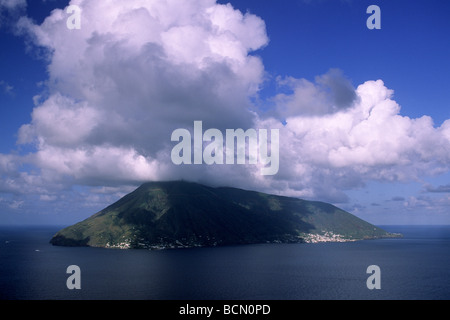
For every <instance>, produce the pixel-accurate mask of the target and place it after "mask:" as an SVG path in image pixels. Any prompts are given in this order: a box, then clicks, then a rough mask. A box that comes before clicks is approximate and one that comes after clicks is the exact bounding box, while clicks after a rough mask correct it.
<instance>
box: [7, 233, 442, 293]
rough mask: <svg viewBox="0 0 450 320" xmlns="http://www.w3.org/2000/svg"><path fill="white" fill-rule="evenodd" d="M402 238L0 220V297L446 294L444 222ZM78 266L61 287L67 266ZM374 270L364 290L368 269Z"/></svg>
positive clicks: (406, 234) (65, 276)
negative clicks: (151, 245) (259, 241)
mask: <svg viewBox="0 0 450 320" xmlns="http://www.w3.org/2000/svg"><path fill="white" fill-rule="evenodd" d="M384 228H385V229H386V230H388V231H392V232H401V233H403V234H404V236H405V237H404V238H402V239H384V240H370V241H360V242H351V243H326V244H264V245H248V246H233V247H221V248H195V249H180V250H163V251H147V250H109V249H98V248H66V247H54V246H52V245H50V244H48V241H49V240H50V238H51V236H52V235H53V234H54V233H55V232H56V231H57V230H59V228H58V227H45V228H44V227H33V228H6V227H0V299H127V300H128V299H139V300H141V299H164V300H166V299H167V300H173V299H189V300H192V299H209V300H210V299H245V300H249V299H257V300H260V299H263V300H265V299H273V300H298V299H301V300H303V299H450V226H428V227H424V226H420V227H416V226H415V227H412V226H385V227H384ZM69 265H78V266H79V267H80V269H81V290H68V289H67V287H66V280H67V278H68V277H69V274H66V268H67V267H68V266H69ZM369 265H378V266H379V267H380V269H381V289H380V290H369V289H367V286H366V280H367V278H368V277H369V275H368V274H366V269H367V267H368V266H369Z"/></svg>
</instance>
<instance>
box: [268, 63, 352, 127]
mask: <svg viewBox="0 0 450 320" xmlns="http://www.w3.org/2000/svg"><path fill="white" fill-rule="evenodd" d="M277 83H278V86H279V87H280V88H281V89H282V90H284V91H287V93H279V94H277V95H276V96H275V97H273V98H272V100H273V102H274V103H275V106H276V111H275V114H276V116H278V117H280V118H282V119H283V118H286V117H294V116H314V115H316V116H319V115H325V114H330V113H335V112H338V111H340V110H343V109H346V108H349V107H351V106H352V105H353V103H355V102H356V100H357V98H358V97H357V95H356V92H355V89H354V88H353V85H352V84H351V82H350V80H348V79H347V78H346V77H345V76H344V74H343V72H342V71H341V70H339V69H330V70H329V71H328V72H327V73H326V74H324V75H320V76H317V77H316V79H315V82H311V81H309V80H306V79H296V78H293V77H284V78H282V77H278V78H277Z"/></svg>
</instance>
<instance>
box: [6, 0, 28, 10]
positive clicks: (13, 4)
mask: <svg viewBox="0 0 450 320" xmlns="http://www.w3.org/2000/svg"><path fill="white" fill-rule="evenodd" d="M26 5H27V1H26V0H0V7H4V8H6V9H8V10H12V9H16V8H23V7H26Z"/></svg>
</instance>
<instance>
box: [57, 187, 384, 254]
mask: <svg viewBox="0 0 450 320" xmlns="http://www.w3.org/2000/svg"><path fill="white" fill-rule="evenodd" d="M390 236H393V235H392V234H389V233H387V232H386V231H384V230H382V229H380V228H377V227H375V226H374V225H371V224H369V223H368V222H365V221H363V220H361V219H359V218H357V217H355V216H354V215H352V214H350V213H348V212H345V211H343V210H341V209H339V208H337V207H335V206H333V205H331V204H327V203H323V202H311V201H305V200H301V199H297V198H290V197H282V196H275V195H269V194H265V193H259V192H254V191H246V190H241V189H236V188H212V187H207V186H204V185H201V184H197V183H191V182H184V181H173V182H149V183H146V184H143V185H142V186H140V187H139V188H137V189H136V190H135V191H133V192H131V193H130V194H128V195H126V196H124V197H123V198H121V199H120V200H119V201H117V202H115V203H114V204H112V205H110V206H109V207H107V208H105V209H103V210H102V211H100V212H98V213H96V214H94V215H93V216H91V217H90V218H88V219H86V220H84V221H81V222H79V223H77V224H75V225H73V226H70V227H67V228H65V229H63V230H61V231H59V232H58V233H57V234H56V235H55V236H54V237H53V238H52V239H51V241H50V242H51V243H52V244H54V245H63V246H93V247H112V248H171V247H192V246H216V245H227V244H249V243H264V242H302V241H306V242H314V241H316V240H317V239H320V240H321V241H326V240H329V241H337V240H339V241H348V240H360V239H373V238H380V237H390ZM314 239H315V240H314Z"/></svg>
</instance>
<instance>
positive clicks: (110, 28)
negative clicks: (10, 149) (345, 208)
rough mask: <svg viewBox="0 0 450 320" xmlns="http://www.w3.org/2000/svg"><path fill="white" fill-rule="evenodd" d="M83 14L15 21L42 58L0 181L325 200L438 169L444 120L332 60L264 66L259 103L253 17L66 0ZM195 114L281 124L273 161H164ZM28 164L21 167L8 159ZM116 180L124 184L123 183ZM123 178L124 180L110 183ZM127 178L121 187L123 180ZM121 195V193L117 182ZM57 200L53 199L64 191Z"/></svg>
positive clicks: (445, 162)
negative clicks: (302, 69) (20, 152)
mask: <svg viewBox="0 0 450 320" xmlns="http://www.w3.org/2000/svg"><path fill="white" fill-rule="evenodd" d="M70 4H73V5H78V6H80V7H81V8H82V16H81V18H82V27H81V29H79V30H76V29H75V30H69V29H68V28H67V27H66V20H67V18H68V14H67V13H66V12H65V11H64V10H54V11H52V13H51V14H50V16H49V17H47V19H45V21H44V22H43V23H42V24H41V25H36V24H34V23H33V22H32V21H31V20H29V19H28V18H22V19H21V20H20V21H19V23H18V25H17V26H18V28H19V29H20V30H21V31H22V33H24V34H27V35H28V36H29V37H30V39H31V40H32V41H33V42H34V45H35V46H37V47H41V48H44V49H45V50H46V53H47V56H46V57H47V59H48V79H47V81H46V85H47V91H46V92H45V93H43V94H42V96H40V97H37V98H36V99H35V101H36V106H35V108H34V110H33V112H32V115H31V116H32V120H31V122H30V123H28V124H24V125H23V126H22V127H21V128H20V129H19V132H18V143H19V144H20V145H31V146H33V147H34V148H35V149H34V150H33V151H31V152H30V153H29V154H27V155H26V156H16V155H14V156H13V155H5V154H0V175H1V176H2V180H1V185H0V190H2V191H3V192H11V193H20V192H34V193H37V194H41V195H42V197H41V200H42V201H46V202H57V201H58V199H59V197H55V193H54V192H53V191H54V190H56V189H58V188H60V189H63V190H67V189H70V186H71V185H77V184H78V185H85V186H92V187H93V188H94V189H92V190H93V192H92V193H93V194H94V196H93V197H92V198H91V203H99V199H100V198H101V196H102V195H104V194H108V193H109V194H119V193H120V191H118V190H117V189H116V188H120V186H123V185H130V184H133V185H136V184H137V183H139V182H143V181H148V180H174V179H187V180H195V181H199V182H205V183H209V184H213V185H230V186H237V187H243V188H249V189H258V190H261V191H268V192H272V193H278V194H284V195H292V196H300V197H305V198H315V199H321V200H325V201H331V202H335V203H344V202H347V201H348V200H349V198H348V196H347V195H346V193H345V191H346V190H351V189H355V188H360V187H363V186H364V185H365V183H366V182H367V181H370V180H377V181H410V180H417V179H419V178H420V177H421V176H422V175H425V174H427V175H429V174H438V173H442V172H446V171H448V170H449V164H450V120H448V121H446V122H444V123H443V124H442V125H441V126H440V127H435V126H434V123H433V121H432V119H431V118H430V117H427V116H423V117H421V118H417V119H412V118H409V117H406V116H402V115H401V108H400V106H399V105H398V104H397V103H396V101H395V100H394V99H393V91H392V90H390V89H389V88H387V87H386V86H385V84H384V83H383V81H381V80H376V81H374V80H369V81H367V82H365V83H363V84H360V85H359V86H358V87H357V88H355V87H353V85H352V83H351V81H350V80H349V79H347V78H346V77H345V76H344V74H343V72H342V71H339V70H337V69H331V70H330V71H329V72H327V73H326V74H324V75H319V76H317V77H316V78H315V79H314V82H312V81H309V80H306V79H296V78H293V77H289V76H287V77H279V78H278V79H277V82H278V86H279V93H277V94H275V95H274V96H273V97H272V98H270V99H269V100H270V101H271V102H272V103H273V104H274V112H273V113H272V114H271V116H267V115H265V116H264V117H263V116H262V113H260V112H259V111H258V106H257V105H254V104H253V103H252V102H251V101H252V99H251V98H252V97H254V96H255V95H257V94H258V92H259V90H260V88H261V87H262V86H263V84H264V77H265V70H264V65H263V62H262V60H261V59H260V58H259V57H257V56H256V55H254V54H253V52H254V51H255V50H258V49H261V48H263V47H264V46H266V45H268V37H267V34H266V29H265V23H264V21H263V20H262V19H261V18H259V17H257V16H255V15H252V14H249V13H246V14H243V13H241V12H240V11H238V10H235V9H234V8H233V7H232V6H231V5H229V4H228V5H220V4H217V3H216V2H215V0H196V1H184V0H167V1H141V0H129V1H122V0H109V1H87V0H86V1H84V0H72V1H71V2H70ZM195 120H201V121H203V126H204V128H217V129H219V130H222V131H223V130H225V129H229V128H230V129H237V128H244V129H248V128H266V129H269V130H270V129H279V130H280V170H279V172H278V174H277V175H276V176H273V177H269V176H261V175H260V174H259V168H258V167H256V166H252V165H222V166H220V165H217V166H206V165H205V166H202V165H199V166H193V165H192V166H175V165H173V164H172V163H171V160H170V151H171V148H172V147H173V144H172V143H171V141H170V137H171V133H172V131H173V130H175V129H177V128H187V129H190V130H192V126H193V122H194V121H195ZM22 164H27V165H31V166H33V167H34V168H35V169H34V170H24V169H22V167H21V165H22ZM127 188H129V187H127ZM121 190H124V189H121ZM127 190H128V189H127ZM120 194H121V193H120ZM65 200H66V199H65Z"/></svg>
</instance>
